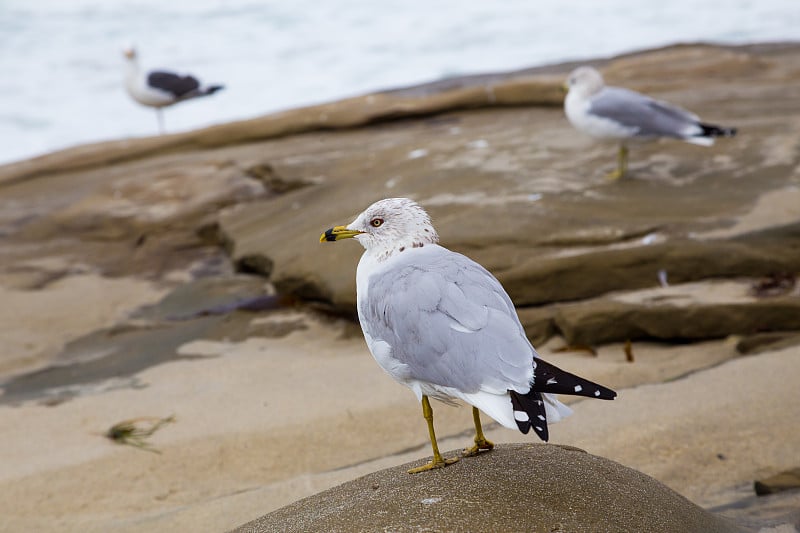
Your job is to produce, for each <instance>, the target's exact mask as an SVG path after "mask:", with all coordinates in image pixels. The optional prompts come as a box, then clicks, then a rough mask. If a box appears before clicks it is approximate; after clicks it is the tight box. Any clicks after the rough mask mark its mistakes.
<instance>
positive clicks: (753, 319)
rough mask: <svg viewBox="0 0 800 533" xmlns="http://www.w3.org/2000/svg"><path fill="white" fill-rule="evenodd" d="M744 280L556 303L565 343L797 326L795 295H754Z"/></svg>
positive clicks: (690, 336)
mask: <svg viewBox="0 0 800 533" xmlns="http://www.w3.org/2000/svg"><path fill="white" fill-rule="evenodd" d="M749 286H750V284H749V283H747V282H744V281H735V282H734V281H728V282H720V281H716V282H710V281H709V282H703V283H700V282H698V283H689V284H683V285H674V286H670V287H668V288H658V289H649V290H641V291H633V292H628V293H620V294H615V295H610V296H608V297H602V298H597V299H592V300H587V301H583V302H579V303H573V304H560V305H558V306H557V307H556V315H555V319H554V321H555V326H556V328H557V329H558V330H559V332H560V333H561V334H562V335H563V336H564V338H565V339H566V340H567V342H568V343H572V344H602V343H607V342H614V341H624V340H626V339H630V340H638V339H657V340H669V339H673V340H697V339H707V338H715V337H717V338H719V337H726V336H728V335H731V334H753V333H757V332H764V331H781V330H798V329H800V298H797V297H796V296H786V297H776V298H765V299H759V298H755V297H752V296H749V295H748V294H747V291H748V289H749Z"/></svg>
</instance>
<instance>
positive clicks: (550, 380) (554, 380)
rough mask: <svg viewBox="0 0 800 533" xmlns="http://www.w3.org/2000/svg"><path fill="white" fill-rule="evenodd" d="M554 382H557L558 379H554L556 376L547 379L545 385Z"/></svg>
mask: <svg viewBox="0 0 800 533" xmlns="http://www.w3.org/2000/svg"><path fill="white" fill-rule="evenodd" d="M556 383H558V381H556V378H550V379H548V380H547V383H545V385H555V384H556Z"/></svg>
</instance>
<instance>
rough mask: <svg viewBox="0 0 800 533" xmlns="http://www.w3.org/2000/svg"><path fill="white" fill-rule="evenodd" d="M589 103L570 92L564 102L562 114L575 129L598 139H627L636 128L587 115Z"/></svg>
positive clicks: (632, 134)
mask: <svg viewBox="0 0 800 533" xmlns="http://www.w3.org/2000/svg"><path fill="white" fill-rule="evenodd" d="M589 107H590V102H589V100H588V99H585V98H582V97H581V96H579V95H578V94H577V93H576V92H574V91H570V92H569V93H568V94H567V97H566V99H565V100H564V113H565V114H566V115H567V119H568V120H569V121H570V123H571V124H572V125H573V126H574V127H575V129H577V130H579V131H581V132H583V133H585V134H587V135H590V136H592V137H595V138H598V139H627V138H630V137H632V136H634V135H635V134H636V131H637V128H632V127H627V126H623V125H622V124H620V123H618V122H615V121H613V120H610V119H607V118H603V117H598V116H595V115H592V114H591V113H589Z"/></svg>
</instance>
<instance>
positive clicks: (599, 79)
mask: <svg viewBox="0 0 800 533" xmlns="http://www.w3.org/2000/svg"><path fill="white" fill-rule="evenodd" d="M566 86H567V90H568V92H567V97H566V99H565V100H564V112H565V113H566V115H567V118H568V119H569V121H570V122H571V123H572V125H573V126H574V127H575V128H576V129H577V130H579V131H582V132H583V133H586V134H588V135H591V136H592V137H596V138H599V139H615V140H619V141H620V146H619V155H618V157H617V169H616V170H615V171H614V172H612V173H610V174H609V175H608V178H610V179H617V178H621V177H622V176H624V175H625V173H626V172H627V170H628V147H627V145H626V141H628V140H631V139H637V140H652V139H656V138H658V137H672V138H674V139H681V140H683V141H686V142H690V143H692V144H700V145H703V146H711V145H712V144H714V137H732V136H734V135H736V129H735V128H723V127H720V126H714V125H713V124H704V123H702V122H700V118H699V117H698V116H697V115H694V114H692V113H690V112H689V111H686V110H685V109H681V108H680V107H678V106H675V105H672V104H670V103H668V102H663V101H661V100H654V99H653V98H650V97H649V96H645V95H643V94H639V93H637V92H634V91H630V90H628V89H623V88H621V87H609V86H606V85H605V82H604V81H603V76H601V75H600V73H599V72H598V71H597V70H595V69H593V68H592V67H579V68H577V69H575V70H573V71H572V73H571V74H570V75H569V78H567V82H566Z"/></svg>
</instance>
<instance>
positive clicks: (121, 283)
mask: <svg viewBox="0 0 800 533" xmlns="http://www.w3.org/2000/svg"><path fill="white" fill-rule="evenodd" d="M27 274H28V276H30V271H28V272H27ZM39 275H40V276H41V275H42V274H41V273H39ZM9 277H10V276H6V278H9ZM16 278H17V279H13V280H12V279H0V301H2V302H3V303H2V305H0V352H1V353H3V357H0V375H3V374H9V373H11V372H13V371H14V370H16V369H25V370H30V369H31V368H35V367H37V366H44V365H46V364H48V363H49V362H50V361H51V360H52V359H53V358H54V357H55V356H56V355H57V354H58V353H59V352H60V351H61V349H62V348H63V347H64V344H65V343H66V342H68V341H70V340H72V339H75V338H77V337H80V336H81V335H84V334H87V333H89V332H92V331H96V330H98V329H101V328H105V327H110V326H112V325H114V324H116V323H117V322H119V321H120V320H121V319H122V318H123V317H124V316H125V314H126V313H128V312H129V311H130V310H131V309H135V308H136V307H138V306H140V305H145V304H149V303H153V302H155V301H157V300H158V299H159V298H160V297H161V296H163V295H164V294H165V292H166V290H165V289H164V288H159V287H157V286H156V285H155V284H153V283H150V282H146V281H142V280H137V279H134V278H119V279H110V278H106V277H103V276H99V275H96V274H92V273H88V272H87V273H84V274H80V275H73V276H67V277H64V278H63V279H57V280H55V281H54V282H52V283H49V284H48V286H47V290H33V291H32V290H26V289H20V288H17V287H14V286H13V285H12V283H11V282H16V283H14V284H17V283H19V282H20V280H19V279H18V278H19V277H16ZM3 281H5V283H2V282H3ZM9 285H11V286H9ZM76 304H77V307H79V308H80V311H79V312H72V311H71V310H72V309H75V307H76ZM53 326H55V327H53Z"/></svg>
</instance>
